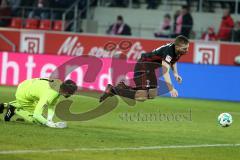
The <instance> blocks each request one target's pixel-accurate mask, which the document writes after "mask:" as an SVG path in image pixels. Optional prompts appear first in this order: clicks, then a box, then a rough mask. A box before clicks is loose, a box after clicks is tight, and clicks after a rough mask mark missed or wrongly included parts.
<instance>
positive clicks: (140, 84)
mask: <svg viewBox="0 0 240 160" xmlns="http://www.w3.org/2000/svg"><path fill="white" fill-rule="evenodd" d="M156 68H159V65H158V64H156V63H150V62H141V61H138V62H137V63H136V65H135V68H134V82H135V85H136V89H137V90H145V89H148V88H157V76H156V74H155V69H156Z"/></svg>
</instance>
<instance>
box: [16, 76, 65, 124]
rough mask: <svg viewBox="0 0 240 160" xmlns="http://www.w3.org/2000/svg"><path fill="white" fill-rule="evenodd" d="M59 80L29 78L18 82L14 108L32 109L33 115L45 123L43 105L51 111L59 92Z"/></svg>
mask: <svg viewBox="0 0 240 160" xmlns="http://www.w3.org/2000/svg"><path fill="white" fill-rule="evenodd" d="M61 83H62V82H61V81H60V80H56V79H54V80H48V79H41V78H36V79H30V80H25V81H23V82H22V83H21V84H19V86H18V88H17V91H16V102H17V105H16V108H18V107H20V108H23V109H26V110H28V111H33V115H34V117H36V118H37V119H38V120H39V121H40V122H42V123H45V121H46V119H42V118H43V117H42V112H43V109H44V107H45V106H47V107H48V108H50V109H51V110H52V111H51V112H53V110H54V106H55V105H56V103H57V101H58V99H59V97H60V94H59V88H60V85H61Z"/></svg>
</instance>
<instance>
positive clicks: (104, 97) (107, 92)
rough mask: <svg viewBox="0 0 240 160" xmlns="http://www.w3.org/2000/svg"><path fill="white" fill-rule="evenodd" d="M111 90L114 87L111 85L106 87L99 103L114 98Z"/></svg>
mask: <svg viewBox="0 0 240 160" xmlns="http://www.w3.org/2000/svg"><path fill="white" fill-rule="evenodd" d="M113 88H114V87H113V86H112V85H111V84H108V85H107V87H106V90H105V91H104V93H103V94H102V96H101V97H100V99H99V102H100V103H101V102H103V101H104V100H105V99H107V98H108V97H112V96H114V94H115V92H114V90H113Z"/></svg>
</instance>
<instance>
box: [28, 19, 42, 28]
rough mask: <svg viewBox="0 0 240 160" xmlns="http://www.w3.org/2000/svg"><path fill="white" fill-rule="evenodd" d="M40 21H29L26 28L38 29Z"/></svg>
mask: <svg viewBox="0 0 240 160" xmlns="http://www.w3.org/2000/svg"><path fill="white" fill-rule="evenodd" d="M38 23H39V21H38V20H36V19H27V20H26V25H25V28H27V29H38Z"/></svg>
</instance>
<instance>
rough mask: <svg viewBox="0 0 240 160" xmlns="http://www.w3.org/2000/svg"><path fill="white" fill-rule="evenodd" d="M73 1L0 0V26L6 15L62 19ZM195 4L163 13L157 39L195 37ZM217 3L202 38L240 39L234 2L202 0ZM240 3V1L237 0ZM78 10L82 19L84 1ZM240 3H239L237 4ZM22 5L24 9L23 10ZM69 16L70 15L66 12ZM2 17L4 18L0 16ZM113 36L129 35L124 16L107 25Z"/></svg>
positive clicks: (116, 1)
mask: <svg viewBox="0 0 240 160" xmlns="http://www.w3.org/2000/svg"><path fill="white" fill-rule="evenodd" d="M75 2H76V0H0V17H1V18H0V26H2V27H5V26H9V25H10V23H11V22H10V20H9V18H6V17H24V18H29V19H34V18H35V19H51V20H61V19H62V14H63V12H64V11H65V10H66V9H68V8H69V7H71V6H72V5H73V4H74V3H75ZM193 2H194V3H195V4H197V11H198V10H199V9H200V6H199V2H200V1H199V0H186V4H187V5H184V6H182V7H181V10H177V11H176V13H175V14H174V16H173V17H171V14H170V13H166V14H165V15H164V18H163V22H161V23H160V24H161V25H160V26H159V27H158V29H157V30H156V31H155V32H154V33H153V35H154V37H156V38H158V37H161V38H173V37H176V36H178V35H180V34H182V35H185V36H186V37H189V38H191V37H194V34H195V33H194V30H193V25H194V19H193V17H192V15H191V6H192V3H193ZM145 3H146V9H157V8H158V6H159V5H161V4H162V3H163V0H145ZM214 3H218V4H219V5H220V6H221V7H222V8H223V13H222V14H223V16H222V20H221V24H220V26H219V29H218V30H215V29H214V26H206V31H205V32H203V33H202V36H201V39H202V40H206V41H216V40H221V41H234V42H240V22H239V21H236V20H234V19H233V18H232V17H231V13H236V12H239V8H240V7H238V11H236V6H235V5H236V3H235V2H234V1H229V2H228V1H217V0H216V1H210V0H203V5H202V7H203V8H201V9H202V10H207V11H208V12H214V10H213V5H214ZM239 3H240V2H239ZM98 4H99V1H98V0H92V1H91V3H90V5H91V7H94V6H97V5H98ZM77 5H78V9H79V10H80V11H81V10H82V11H83V14H81V16H82V17H81V18H85V17H86V15H85V14H84V11H85V10H84V9H85V8H86V5H87V0H81V1H79V3H77ZM128 5H129V0H121V1H120V0H108V1H107V3H106V4H105V6H107V7H128ZM139 5H140V0H132V6H133V8H138V7H139ZM239 6H240V5H239ZM23 8H24V9H23ZM69 16H70V17H71V16H72V17H73V15H71V14H70V15H69ZM2 17H4V18H2ZM106 33H107V34H112V35H128V36H130V35H132V33H131V26H130V25H128V24H127V22H125V21H124V17H123V16H121V15H119V16H118V17H117V18H116V22H115V23H113V24H112V25H110V26H109V28H108V29H107V31H106Z"/></svg>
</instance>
